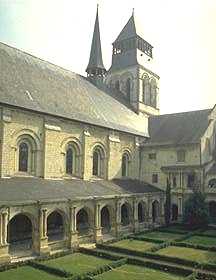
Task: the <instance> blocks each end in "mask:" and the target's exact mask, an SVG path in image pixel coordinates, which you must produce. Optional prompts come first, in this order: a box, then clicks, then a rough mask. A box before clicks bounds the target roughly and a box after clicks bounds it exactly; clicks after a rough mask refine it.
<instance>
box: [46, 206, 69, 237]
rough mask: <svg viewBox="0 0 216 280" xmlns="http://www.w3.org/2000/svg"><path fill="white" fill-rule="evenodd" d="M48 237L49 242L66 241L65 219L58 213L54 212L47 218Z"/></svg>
mask: <svg viewBox="0 0 216 280" xmlns="http://www.w3.org/2000/svg"><path fill="white" fill-rule="evenodd" d="M47 236H48V242H52V241H58V240H63V239H64V236H65V230H64V219H63V216H62V215H61V214H60V213H59V212H58V211H54V212H52V213H51V214H49V216H48V218H47Z"/></svg>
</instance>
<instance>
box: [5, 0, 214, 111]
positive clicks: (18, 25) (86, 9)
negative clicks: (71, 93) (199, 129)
mask: <svg viewBox="0 0 216 280" xmlns="http://www.w3.org/2000/svg"><path fill="white" fill-rule="evenodd" d="M97 3H99V5H100V6H99V20H100V30H101V40H102V51H103V58H104V64H105V67H106V68H107V69H108V68H109V67H110V65H111V54H112V45H111V44H112V42H113V41H114V40H115V39H116V37H117V35H118V34H119V33H120V31H121V29H122V28H123V27H124V25H125V24H126V22H127V21H128V19H129V17H130V16H131V13H132V9H133V8H134V9H135V16H136V17H137V18H138V20H139V22H140V23H141V25H142V27H143V33H144V34H146V37H145V38H144V39H145V40H147V41H148V42H149V43H150V44H152V45H153V46H154V49H153V56H154V60H155V63H156V65H157V69H158V70H157V74H158V75H159V76H160V77H161V79H160V108H161V113H163V114H164V113H172V112H181V111H189V110H197V109H204V108H211V107H213V105H214V104H215V103H216V82H215V81H216V77H215V75H216V71H215V68H216V0H163V1H162V0H133V1H132V0H131V1H128V0H97V1H96V0H85V1H84V0H79V1H77V0H76V1H74V0H0V41H1V42H4V43H6V44H9V45H11V46H14V47H17V48H20V49H22V50H25V51H27V52H29V53H31V54H34V55H35V56H38V57H40V58H43V59H45V60H47V61H50V62H53V63H55V64H57V65H60V66H62V67H64V68H67V69H70V70H72V71H73V72H76V73H79V74H82V75H85V69H86V66H87V64H88V59H89V52H90V47H91V39H92V33H93V28H94V21H95V13H96V5H97Z"/></svg>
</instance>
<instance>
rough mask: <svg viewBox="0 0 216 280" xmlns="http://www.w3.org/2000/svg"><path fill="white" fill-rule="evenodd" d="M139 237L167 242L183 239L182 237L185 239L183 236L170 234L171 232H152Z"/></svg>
mask: <svg viewBox="0 0 216 280" xmlns="http://www.w3.org/2000/svg"><path fill="white" fill-rule="evenodd" d="M138 236H140V237H148V238H155V239H160V240H165V241H167V240H172V239H176V238H181V237H183V234H178V233H169V232H163V231H151V232H147V233H142V234H140V235H138Z"/></svg>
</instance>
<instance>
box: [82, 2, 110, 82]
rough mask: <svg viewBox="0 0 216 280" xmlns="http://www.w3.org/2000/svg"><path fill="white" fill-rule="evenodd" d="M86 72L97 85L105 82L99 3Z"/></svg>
mask: <svg viewBox="0 0 216 280" xmlns="http://www.w3.org/2000/svg"><path fill="white" fill-rule="evenodd" d="M86 72H87V78H88V79H89V80H90V81H91V82H92V83H94V84H95V85H97V84H98V83H100V82H103V80H104V76H105V74H106V69H105V67H104V64H103V58H102V51H101V40H100V28H99V18H98V5H97V12H96V19H95V25H94V33H93V37H92V44H91V52H90V57H89V63H88V66H87V69H86Z"/></svg>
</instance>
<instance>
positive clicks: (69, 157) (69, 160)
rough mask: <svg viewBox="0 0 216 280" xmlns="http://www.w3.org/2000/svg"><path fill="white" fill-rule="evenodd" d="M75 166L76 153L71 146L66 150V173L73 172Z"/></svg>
mask: <svg viewBox="0 0 216 280" xmlns="http://www.w3.org/2000/svg"><path fill="white" fill-rule="evenodd" d="M73 167H74V154H73V149H72V148H71V147H69V148H68V149H67V152H66V173H67V174H72V173H73Z"/></svg>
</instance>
